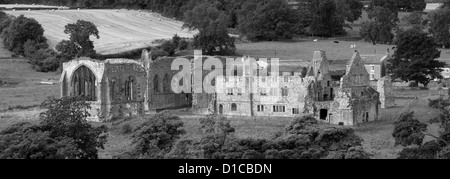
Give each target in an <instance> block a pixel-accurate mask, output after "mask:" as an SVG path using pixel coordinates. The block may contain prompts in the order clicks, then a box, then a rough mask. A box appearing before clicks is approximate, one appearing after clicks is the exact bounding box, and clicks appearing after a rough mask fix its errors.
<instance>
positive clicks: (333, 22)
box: [309, 0, 345, 37]
mask: <svg viewBox="0 0 450 179" xmlns="http://www.w3.org/2000/svg"><path fill="white" fill-rule="evenodd" d="M309 8H310V11H311V14H312V17H311V19H312V21H311V25H310V27H309V33H310V34H313V35H315V36H323V37H330V36H334V35H342V34H344V33H345V31H344V29H343V27H344V21H343V19H342V18H340V16H339V15H338V12H339V11H338V9H337V7H336V4H335V2H334V0H321V1H310V2H309Z"/></svg>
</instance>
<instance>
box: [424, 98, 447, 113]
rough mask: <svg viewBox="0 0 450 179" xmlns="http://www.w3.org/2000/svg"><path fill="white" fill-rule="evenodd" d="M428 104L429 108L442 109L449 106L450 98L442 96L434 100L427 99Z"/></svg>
mask: <svg viewBox="0 0 450 179" xmlns="http://www.w3.org/2000/svg"><path fill="white" fill-rule="evenodd" d="M428 106H429V107H431V108H435V109H442V110H444V109H445V108H447V107H449V106H450V99H444V98H442V97H440V98H438V99H435V100H430V99H428Z"/></svg>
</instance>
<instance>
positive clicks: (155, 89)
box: [153, 75, 159, 94]
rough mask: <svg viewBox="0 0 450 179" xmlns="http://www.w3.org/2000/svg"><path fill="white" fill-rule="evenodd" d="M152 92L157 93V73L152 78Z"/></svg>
mask: <svg viewBox="0 0 450 179" xmlns="http://www.w3.org/2000/svg"><path fill="white" fill-rule="evenodd" d="M153 92H154V93H155V94H159V78H158V75H156V76H155V78H153Z"/></svg>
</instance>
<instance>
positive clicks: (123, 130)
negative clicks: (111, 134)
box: [120, 124, 133, 135]
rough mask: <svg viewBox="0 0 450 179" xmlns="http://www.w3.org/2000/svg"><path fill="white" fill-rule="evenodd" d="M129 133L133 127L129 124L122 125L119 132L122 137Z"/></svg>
mask: <svg viewBox="0 0 450 179" xmlns="http://www.w3.org/2000/svg"><path fill="white" fill-rule="evenodd" d="M131 132H133V127H132V126H131V125H130V124H125V125H123V126H122V128H121V131H120V133H121V134H123V135H125V134H130V133H131Z"/></svg>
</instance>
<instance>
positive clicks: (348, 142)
mask: <svg viewBox="0 0 450 179" xmlns="http://www.w3.org/2000/svg"><path fill="white" fill-rule="evenodd" d="M229 123H230V122H229V121H228V120H226V119H225V118H221V117H215V116H208V117H206V118H204V119H201V120H200V124H201V127H200V129H199V131H200V133H201V134H202V137H201V139H200V141H193V140H185V139H183V140H181V141H180V142H178V143H177V144H178V145H177V147H176V148H174V150H173V151H172V152H171V154H173V155H174V156H175V157H174V158H185V157H184V156H185V155H187V158H193V157H194V158H195V157H200V158H206V159H321V158H327V159H328V158H329V159H331V158H333V159H367V158H369V155H368V154H367V153H366V152H365V151H364V150H363V149H362V147H361V141H362V140H361V139H360V138H359V137H358V136H357V135H356V134H355V133H354V131H353V129H350V128H345V127H334V126H323V125H319V124H318V121H317V120H316V119H314V118H312V117H303V118H298V119H295V120H294V121H293V122H292V123H291V124H290V125H288V126H287V127H286V129H285V130H284V132H282V133H281V134H280V135H277V136H274V138H273V139H270V140H266V139H251V138H248V139H239V138H237V137H236V136H235V135H234V128H232V127H231V126H230V124H229Z"/></svg>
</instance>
